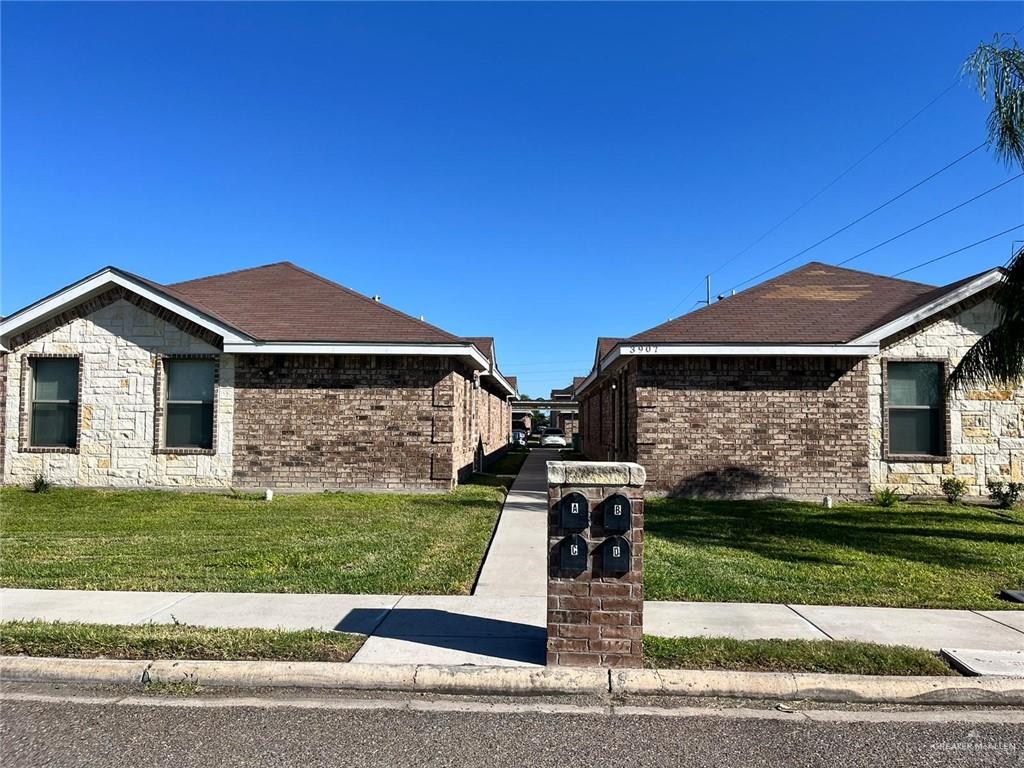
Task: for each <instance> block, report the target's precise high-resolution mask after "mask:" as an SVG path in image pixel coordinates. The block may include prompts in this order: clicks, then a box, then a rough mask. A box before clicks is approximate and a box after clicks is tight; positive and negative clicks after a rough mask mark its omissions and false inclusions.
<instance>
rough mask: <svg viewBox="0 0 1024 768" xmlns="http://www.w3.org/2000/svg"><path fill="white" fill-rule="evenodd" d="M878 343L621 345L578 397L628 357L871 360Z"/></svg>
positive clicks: (593, 373) (580, 389)
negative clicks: (842, 358) (863, 358)
mask: <svg viewBox="0 0 1024 768" xmlns="http://www.w3.org/2000/svg"><path fill="white" fill-rule="evenodd" d="M877 354H878V344H877V343H858V344H855V343H853V342H850V343H847V344H619V345H618V346H617V347H615V348H614V349H612V350H611V352H609V353H608V354H607V355H605V357H604V359H602V360H600V361H599V362H598V365H597V366H596V367H595V368H594V370H593V371H591V372H590V375H589V376H587V378H586V379H584V380H583V383H581V384H580V385H579V386H578V387H577V388H576V389H575V390H574V393H575V394H576V395H577V396H578V395H579V394H580V393H581V392H583V391H584V390H586V389H587V387H589V386H590V385H591V384H593V383H594V382H595V381H596V380H597V378H598V377H599V376H600V375H601V374H602V373H604V372H605V371H607V370H608V369H609V368H611V367H612V366H614V365H615V364H616V363H618V362H620V360H621V359H623V358H627V357H662V356H664V357H669V356H673V357H704V356H716V357H871V356H872V355H877Z"/></svg>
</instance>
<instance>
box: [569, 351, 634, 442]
mask: <svg viewBox="0 0 1024 768" xmlns="http://www.w3.org/2000/svg"><path fill="white" fill-rule="evenodd" d="M637 365H638V363H637V361H636V360H631V361H630V362H629V363H627V364H626V365H625V366H624V367H623V368H621V369H620V370H619V371H618V372H617V373H615V374H613V375H612V376H610V377H608V378H606V379H604V380H603V381H602V382H601V383H599V384H597V385H596V386H592V387H590V389H588V390H587V391H586V393H584V395H583V397H582V398H581V399H580V415H579V431H580V433H581V434H582V435H583V452H584V454H586V456H587V458H588V459H593V460H595V461H636V455H637V453H636V424H637V420H636V375H637ZM613 385H614V386H613Z"/></svg>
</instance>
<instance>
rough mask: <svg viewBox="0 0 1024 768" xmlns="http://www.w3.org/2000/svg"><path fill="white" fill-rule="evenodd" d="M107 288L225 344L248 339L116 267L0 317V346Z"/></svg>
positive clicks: (87, 277) (101, 271) (103, 270)
mask: <svg viewBox="0 0 1024 768" xmlns="http://www.w3.org/2000/svg"><path fill="white" fill-rule="evenodd" d="M111 286H120V287H122V288H126V289H127V290H130V291H132V292H133V293H135V294H138V295H139V296H142V297H143V298H145V299H148V300H149V301H152V302H153V303H154V304H157V305H158V306H161V307H164V308H165V309H168V310H170V311H171V312H174V313H175V314H177V315H179V316H180V317H182V318H184V319H186V320H189V321H191V322H193V323H195V324H196V325H198V326H200V327H201V328H205V329H206V330H208V331H210V332H212V333H215V334H217V335H218V336H220V337H221V338H222V339H224V342H225V344H226V343H228V342H229V341H231V342H241V341H244V340H247V339H249V337H248V336H246V335H245V334H243V333H241V332H240V331H239V330H238V329H236V328H233V327H231V326H229V325H225V324H224V323H222V322H220V321H219V320H217V319H215V318H213V317H211V316H209V315H208V314H206V313H204V312H202V311H201V310H199V309H197V308H196V307H194V306H192V305H190V304H187V303H185V302H183V301H181V300H179V299H177V298H175V297H173V296H171V295H169V294H167V293H165V292H163V291H161V290H159V288H158V287H157V286H156V285H154V284H152V283H150V282H148V281H143V280H140V279H138V278H136V277H135V276H134V275H131V274H130V273H127V272H124V271H122V270H120V269H117V268H116V267H104V268H103V269H101V270H99V271H97V272H94V273H92V274H91V275H87V276H86V277H83V278H82V279H81V280H78V281H77V282H75V283H72V284H71V285H68V286H65V287H64V288H61V289H60V290H59V291H56V292H54V293H52V294H50V295H49V296H46V297H44V298H42V299H40V300H39V301H36V302H34V303H32V304H30V305H28V306H27V307H24V308H23V309H20V310H18V311H17V312H15V313H13V314H11V315H9V316H8V317H6V318H4V319H3V321H0V343H2V344H3V346H4V347H7V348H9V347H10V343H9V341H10V338H11V337H12V336H14V335H16V334H17V333H18V332H19V331H22V330H25V329H27V328H31V327H33V326H35V325H38V324H39V323H41V322H44V321H46V320H47V319H49V318H51V317H53V316H54V315H57V314H59V313H60V312H63V311H65V310H66V309H67V308H69V307H73V306H76V305H78V304H80V303H82V302H83V301H86V300H88V299H90V298H92V297H94V296H97V295H99V294H100V293H102V292H103V291H105V290H108V289H109V288H110V287H111Z"/></svg>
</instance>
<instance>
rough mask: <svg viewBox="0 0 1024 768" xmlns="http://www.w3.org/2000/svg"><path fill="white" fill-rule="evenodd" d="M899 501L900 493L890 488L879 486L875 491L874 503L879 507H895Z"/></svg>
mask: <svg viewBox="0 0 1024 768" xmlns="http://www.w3.org/2000/svg"><path fill="white" fill-rule="evenodd" d="M899 503H900V495H899V494H898V493H896V491H894V490H893V489H892V488H880V489H879V490H877V491H875V504H877V505H878V506H880V507H888V508H891V507H896V506H898V505H899Z"/></svg>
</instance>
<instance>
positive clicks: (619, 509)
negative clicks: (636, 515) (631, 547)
mask: <svg viewBox="0 0 1024 768" xmlns="http://www.w3.org/2000/svg"><path fill="white" fill-rule="evenodd" d="M601 509H602V510H603V511H604V529H605V531H606V532H608V533H625V532H626V531H628V530H629V526H630V516H631V515H632V513H633V505H632V504H631V503H630V501H629V499H627V498H626V497H625V496H623V495H622V494H621V493H616V494H614V495H612V496H609V497H608V498H607V499H605V500H604V502H603V503H602V504H601Z"/></svg>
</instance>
